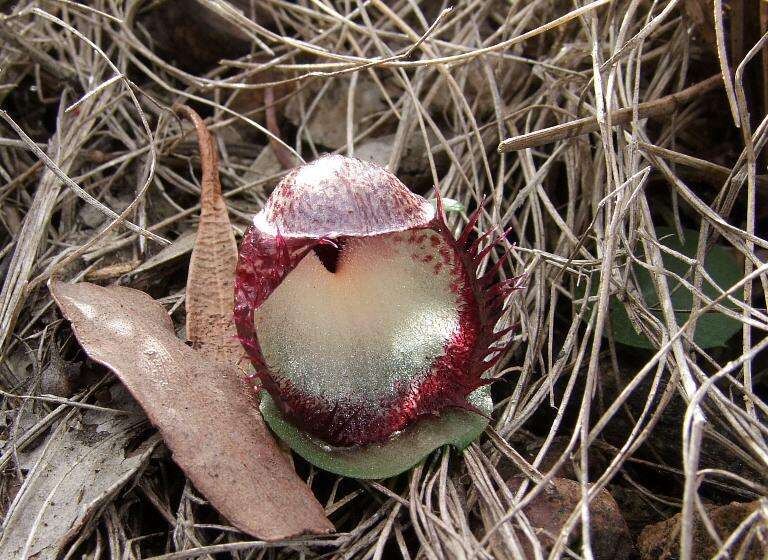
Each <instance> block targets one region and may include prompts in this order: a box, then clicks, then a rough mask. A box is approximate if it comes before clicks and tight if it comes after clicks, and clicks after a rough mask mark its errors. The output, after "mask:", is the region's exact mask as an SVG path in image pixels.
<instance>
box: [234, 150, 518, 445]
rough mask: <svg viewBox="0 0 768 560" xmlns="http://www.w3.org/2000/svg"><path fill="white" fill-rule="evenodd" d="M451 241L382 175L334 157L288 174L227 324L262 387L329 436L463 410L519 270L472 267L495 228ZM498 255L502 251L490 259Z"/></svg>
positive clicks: (258, 232)
mask: <svg viewBox="0 0 768 560" xmlns="http://www.w3.org/2000/svg"><path fill="white" fill-rule="evenodd" d="M478 215H479V210H478V212H476V213H475V214H474V215H473V217H472V218H471V219H470V222H469V224H468V225H467V227H466V229H465V231H464V232H463V234H462V235H461V236H460V237H459V238H458V239H455V238H454V236H453V234H452V233H451V231H450V230H449V228H448V227H447V225H446V223H445V216H444V213H443V211H442V206H441V204H440V200H439V198H438V204H437V209H436V208H435V206H433V205H432V204H430V203H429V202H428V201H427V200H425V199H424V198H422V197H420V196H417V195H415V194H413V193H412V192H410V191H409V190H408V189H407V188H406V187H405V185H403V184H402V183H401V182H400V181H399V180H398V179H397V178H396V177H395V176H394V175H393V174H392V173H390V172H389V171H387V170H385V169H383V168H382V167H379V166H377V165H373V164H370V163H365V162H362V161H360V160H357V159H352V158H347V157H344V156H338V155H331V156H325V157H322V158H320V159H318V160H316V161H314V162H312V163H309V164H306V165H303V166H301V167H299V168H297V169H294V170H293V171H292V172H291V173H289V174H288V175H287V176H286V177H285V178H284V179H283V180H282V181H281V182H280V184H279V185H278V186H277V187H276V188H275V191H274V192H273V193H272V195H271V197H270V198H269V201H268V202H267V204H266V206H265V208H264V209H263V210H262V211H261V212H260V213H259V214H258V215H257V216H256V217H255V218H254V224H253V226H252V227H251V228H249V230H248V231H247V233H246V235H245V238H244V240H243V242H242V245H241V248H240V258H239V263H238V269H237V278H236V287H235V323H236V325H237V329H238V333H239V336H240V339H241V341H242V343H243V346H244V347H245V349H246V351H247V353H248V355H249V357H250V359H251V361H252V362H253V365H254V368H255V371H256V375H257V377H258V379H259V381H260V385H261V387H262V388H263V389H266V390H267V391H268V392H269V394H270V395H271V397H272V399H273V400H274V401H275V403H276V405H277V406H278V408H279V409H280V411H281V412H282V414H283V415H284V416H285V417H286V418H287V419H288V420H289V421H290V422H291V423H293V424H294V425H296V426H298V427H299V428H301V429H302V430H304V431H306V432H309V433H311V434H313V435H314V436H317V437H319V438H321V439H322V440H324V441H325V442H327V443H329V444H332V445H337V446H350V445H366V444H371V443H377V442H384V441H387V440H389V439H390V438H392V437H393V435H394V434H396V433H398V432H399V431H401V430H404V429H405V428H407V427H408V426H410V425H411V424H413V423H414V422H416V421H417V420H419V419H420V418H423V417H428V416H433V415H439V414H441V413H442V412H443V411H445V410H446V409H449V408H456V407H458V408H463V409H470V410H471V409H472V408H473V407H472V405H470V404H469V403H468V401H467V398H468V396H469V395H470V394H471V393H472V392H473V391H475V390H476V389H478V387H481V386H483V385H484V384H486V383H487V381H486V380H485V379H484V378H483V373H484V372H485V371H486V370H487V369H488V368H489V367H490V366H491V365H492V364H493V363H494V359H496V358H498V357H500V356H501V354H502V353H503V351H504V345H503V344H501V343H500V340H502V339H503V337H504V336H505V334H506V333H507V332H508V330H507V329H504V330H501V331H497V332H494V326H495V325H496V323H497V321H498V319H499V316H500V314H501V311H502V308H503V305H504V300H505V298H506V296H507V295H508V294H509V293H510V292H511V291H512V290H514V289H516V288H518V287H519V285H520V282H519V279H512V280H508V281H504V282H496V281H495V278H496V277H497V275H498V266H492V267H489V268H488V270H487V272H486V273H485V274H484V275H482V276H480V277H478V274H477V267H478V265H479V263H480V262H481V261H482V260H483V258H484V257H485V255H486V254H487V252H488V251H490V250H491V249H492V248H493V246H494V244H495V243H496V240H491V239H489V235H488V234H485V235H482V236H480V237H479V238H477V239H474V240H471V239H470V236H471V232H472V230H473V228H474V225H475V223H476V221H477V217H478ZM501 262H502V260H501V259H500V260H499V264H500V263H501Z"/></svg>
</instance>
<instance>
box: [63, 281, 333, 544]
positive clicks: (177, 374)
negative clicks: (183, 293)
mask: <svg viewBox="0 0 768 560" xmlns="http://www.w3.org/2000/svg"><path fill="white" fill-rule="evenodd" d="M51 293H52V294H53V297H54V300H55V301H56V303H57V304H58V305H59V307H60V308H61V310H62V313H63V314H64V316H65V317H66V318H67V319H69V320H70V321H71V322H72V328H73V330H74V332H75V336H77V338H78V340H79V341H80V344H81V345H82V346H83V348H84V349H85V351H86V352H87V353H88V355H89V356H90V357H91V358H92V359H93V360H95V361H97V362H99V363H102V364H104V365H105V366H107V367H108V368H110V369H111V370H112V371H114V372H115V373H116V374H117V376H118V377H119V378H120V379H121V380H122V382H123V383H124V384H125V385H126V386H127V387H128V389H129V390H130V391H131V393H132V394H133V396H134V397H135V398H136V399H137V400H138V401H139V403H140V404H141V405H142V407H144V410H145V411H146V412H147V415H148V416H149V418H150V420H151V421H152V423H153V424H155V425H156V426H157V427H158V428H160V431H161V433H162V435H163V438H164V440H165V443H166V444H167V445H168V447H169V448H170V450H171V451H172V452H173V456H174V459H175V460H176V462H177V463H178V464H179V466H181V468H182V469H184V471H185V472H186V473H187V476H189V478H190V480H191V481H192V482H193V483H194V484H195V486H196V487H197V489H198V490H200V492H202V494H203V495H204V496H205V497H206V498H207V499H208V500H209V501H210V503H211V505H213V506H214V507H216V508H217V509H218V510H219V511H220V512H221V513H222V514H223V515H224V517H226V518H227V519H228V520H229V521H230V522H231V523H232V524H233V525H235V526H236V527H237V528H238V529H240V530H242V531H244V532H246V533H248V534H250V535H253V536H255V537H257V538H260V539H263V540H281V539H286V538H290V537H294V536H297V535H302V534H324V533H328V532H331V531H332V530H333V525H331V523H330V521H328V519H327V518H326V517H325V514H324V513H323V509H322V507H321V506H320V505H319V504H318V503H317V501H316V500H315V498H314V496H313V495H312V493H311V491H310V490H309V488H308V487H307V486H306V485H305V484H304V482H303V481H302V480H301V479H300V478H299V477H298V476H297V475H296V474H295V473H294V472H293V470H292V469H291V467H290V465H289V464H288V462H287V460H286V458H285V457H284V456H283V454H282V453H281V451H280V450H279V449H278V447H277V446H276V445H275V443H274V440H273V439H272V437H271V436H270V434H269V432H268V431H267V429H266V427H265V426H264V423H263V421H262V419H261V416H260V415H259V413H258V410H257V408H256V406H255V405H254V403H253V402H252V399H251V397H250V395H249V394H248V393H247V392H246V390H245V387H244V385H243V384H242V383H241V382H240V379H239V375H238V372H237V370H236V368H234V367H233V366H226V365H225V364H222V363H217V362H214V361H212V360H210V359H208V358H206V357H205V356H203V355H201V354H200V353H199V352H197V351H196V350H194V349H192V348H189V347H188V346H186V345H185V344H183V343H182V342H181V341H180V340H179V339H177V338H176V335H175V334H174V332H173V325H172V323H171V320H170V318H169V317H168V315H167V314H166V312H165V310H164V309H163V307H162V306H161V305H159V304H158V303H157V302H155V301H154V300H153V299H152V298H150V297H149V296H148V295H147V294H145V293H143V292H140V291H138V290H134V289H131V288H123V287H110V288H103V287H100V286H96V285H94V284H89V283H86V282H83V283H79V284H64V283H62V282H53V283H52V285H51Z"/></svg>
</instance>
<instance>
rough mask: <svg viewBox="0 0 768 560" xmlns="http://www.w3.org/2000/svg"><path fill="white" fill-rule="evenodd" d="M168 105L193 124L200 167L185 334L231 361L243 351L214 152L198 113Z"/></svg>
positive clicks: (233, 248) (233, 251) (232, 247)
mask: <svg viewBox="0 0 768 560" xmlns="http://www.w3.org/2000/svg"><path fill="white" fill-rule="evenodd" d="M174 109H175V110H176V112H178V113H182V114H183V115H184V116H186V117H187V118H188V119H189V120H191V121H192V123H193V124H194V125H195V130H196V131H197V140H198V144H199V146H200V159H201V160H202V169H203V178H202V186H201V189H200V223H199V225H198V226H197V237H196V239H195V245H194V248H193V249H192V258H191V260H190V263H189V272H188V274H187V298H186V308H187V339H188V340H189V341H191V342H192V344H193V346H194V347H195V348H197V349H199V350H200V351H201V352H203V353H204V354H206V355H207V356H210V357H212V358H214V359H216V360H219V361H222V362H224V363H227V364H233V365H234V364H236V363H237V362H238V360H239V359H240V358H241V357H242V355H243V349H242V347H241V346H240V343H239V342H238V340H237V338H236V332H235V325H234V323H233V322H232V309H233V305H234V304H233V298H234V293H235V289H234V282H235V267H236V266H237V243H236V242H235V235H234V233H233V232H232V224H231V223H230V222H229V216H228V215H227V205H226V202H224V198H223V197H222V196H221V183H220V181H219V158H218V153H217V151H216V146H215V144H214V139H213V136H212V135H211V133H210V131H209V130H208V127H206V126H205V123H204V122H203V120H202V119H201V118H200V116H199V115H198V114H197V113H196V112H195V111H194V110H192V109H190V108H189V107H187V106H186V105H177V106H176V107H174Z"/></svg>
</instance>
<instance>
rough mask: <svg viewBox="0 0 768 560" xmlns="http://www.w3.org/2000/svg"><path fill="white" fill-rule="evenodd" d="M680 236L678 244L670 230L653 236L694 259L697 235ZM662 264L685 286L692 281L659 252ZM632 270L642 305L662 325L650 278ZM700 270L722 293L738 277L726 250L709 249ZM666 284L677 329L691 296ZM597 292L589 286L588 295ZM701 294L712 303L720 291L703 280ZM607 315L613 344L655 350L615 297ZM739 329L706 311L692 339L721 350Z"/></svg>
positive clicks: (683, 266)
mask: <svg viewBox="0 0 768 560" xmlns="http://www.w3.org/2000/svg"><path fill="white" fill-rule="evenodd" d="M684 235H685V242H683V241H681V240H680V238H679V237H678V236H677V234H676V232H675V230H674V229H673V228H668V227H659V228H657V229H656V236H657V237H658V239H659V242H660V243H661V244H662V245H664V246H666V247H669V248H670V249H672V250H674V251H676V252H678V253H680V254H682V255H685V256H687V257H690V258H691V259H695V258H696V249H697V244H698V238H699V233H698V232H697V231H694V230H689V229H686V230H684ZM641 256H642V253H641ZM662 261H663V263H664V268H665V269H666V270H668V271H671V272H674V273H675V274H677V275H678V276H680V277H681V278H685V279H686V280H687V281H688V282H692V281H693V270H692V269H691V266H689V265H688V263H686V262H684V261H682V260H680V259H678V258H676V257H673V256H672V255H669V254H667V253H665V252H662ZM633 269H634V276H635V278H637V282H638V288H639V289H640V291H641V292H642V294H643V299H644V300H645V303H646V305H647V306H648V308H649V309H650V311H651V313H652V314H653V315H654V316H655V317H657V318H658V319H659V320H660V321H662V322H663V318H662V313H661V308H660V305H659V299H658V297H657V296H656V288H655V285H654V282H653V278H652V277H651V274H650V273H649V272H648V271H647V270H646V269H645V268H642V267H640V266H636V265H635V266H633ZM704 269H705V270H706V271H707V273H708V274H709V275H710V276H711V277H712V279H713V280H714V281H715V283H716V284H717V285H718V286H719V287H720V288H721V289H722V290H723V291H725V290H727V289H728V288H730V287H731V286H732V285H733V284H735V283H736V282H738V281H739V280H740V279H741V276H742V272H741V269H740V267H739V264H738V262H737V261H736V259H735V258H734V257H733V256H732V255H731V254H730V253H729V252H728V250H726V249H725V248H724V247H721V246H718V245H715V246H713V247H712V248H711V250H710V251H709V252H708V253H707V255H706V257H705V259H704ZM667 284H668V286H669V290H670V294H671V299H672V305H673V307H674V309H675V320H676V321H677V324H678V325H683V324H684V323H685V322H686V321H687V320H688V319H689V317H690V316H691V313H690V310H691V306H692V304H693V294H692V293H691V291H690V290H688V289H687V288H685V287H684V285H683V284H681V283H680V282H679V281H678V280H676V279H674V278H672V277H667ZM597 290H598V286H597V283H596V282H593V285H592V294H593V295H594V294H596V293H597ZM702 291H703V292H704V293H705V294H706V295H707V297H709V298H711V299H715V298H716V297H718V295H719V294H720V290H718V288H717V287H716V286H715V285H713V284H711V283H709V282H708V281H707V280H704V281H703V283H702ZM735 295H736V294H735ZM723 304H724V305H725V306H727V307H730V308H731V309H735V308H736V305H735V304H733V303H730V302H727V301H724V302H723ZM610 314H611V325H612V330H613V336H614V338H615V339H616V341H617V342H620V343H622V344H626V345H628V346H634V347H636V348H647V349H653V348H655V346H654V345H653V344H652V343H651V341H650V340H648V338H647V337H646V336H645V335H644V334H642V333H638V332H637V331H636V330H635V327H634V325H633V324H632V322H631V321H630V319H629V315H628V314H627V311H626V308H625V307H624V304H623V303H622V302H621V301H619V299H618V298H616V297H612V298H611V302H610ZM740 329H741V322H740V321H737V320H735V319H731V318H730V317H728V316H726V315H723V314H722V313H720V312H718V311H713V310H710V311H708V312H706V313H704V314H701V315H699V318H698V320H697V322H696V331H695V333H694V337H693V339H694V342H696V344H698V345H699V346H701V347H702V348H712V347H715V346H722V345H724V344H725V342H726V341H727V340H728V339H729V338H731V337H732V336H733V335H734V334H736V333H737V332H738V331H739V330H740Z"/></svg>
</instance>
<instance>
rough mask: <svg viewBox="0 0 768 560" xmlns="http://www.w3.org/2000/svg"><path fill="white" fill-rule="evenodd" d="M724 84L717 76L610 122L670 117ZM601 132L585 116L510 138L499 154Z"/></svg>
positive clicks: (617, 115) (614, 114) (621, 113)
mask: <svg viewBox="0 0 768 560" xmlns="http://www.w3.org/2000/svg"><path fill="white" fill-rule="evenodd" d="M722 82H723V79H722V76H721V75H720V74H717V75H715V76H711V77H709V78H707V79H706V80H704V81H702V82H699V83H697V84H694V85H692V86H690V87H688V88H686V89H684V90H682V91H678V92H676V93H672V94H670V95H667V96H665V97H662V98H660V99H656V100H654V101H647V102H645V103H640V104H638V106H637V112H636V113H635V108H634V107H628V108H626V109H620V110H618V111H614V112H612V113H611V115H610V123H611V124H612V125H614V126H621V125H624V124H627V123H629V122H631V121H632V119H633V118H635V116H634V115H635V114H636V115H637V118H640V119H645V118H648V117H657V116H662V115H669V114H671V113H673V112H674V111H675V110H676V109H678V108H679V107H680V106H681V105H685V104H686V103H688V102H689V101H692V100H694V99H696V98H697V97H698V96H700V95H704V94H705V93H707V92H710V91H712V90H714V89H717V88H718V87H720V86H722ZM599 129H600V123H599V122H598V120H597V117H584V118H582V119H578V120H576V121H573V122H569V123H564V124H559V125H557V126H551V127H549V128H543V129H541V130H537V131H535V132H529V133H527V134H522V135H520V136H516V137H514V138H507V139H506V140H502V141H501V143H499V148H498V150H499V153H506V152H515V151H518V150H524V149H526V148H536V147H538V146H543V145H544V144H551V143H552V142H557V141H559V140H565V139H567V138H574V137H576V136H581V135H582V134H589V133H590V132H596V131H597V130H599Z"/></svg>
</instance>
